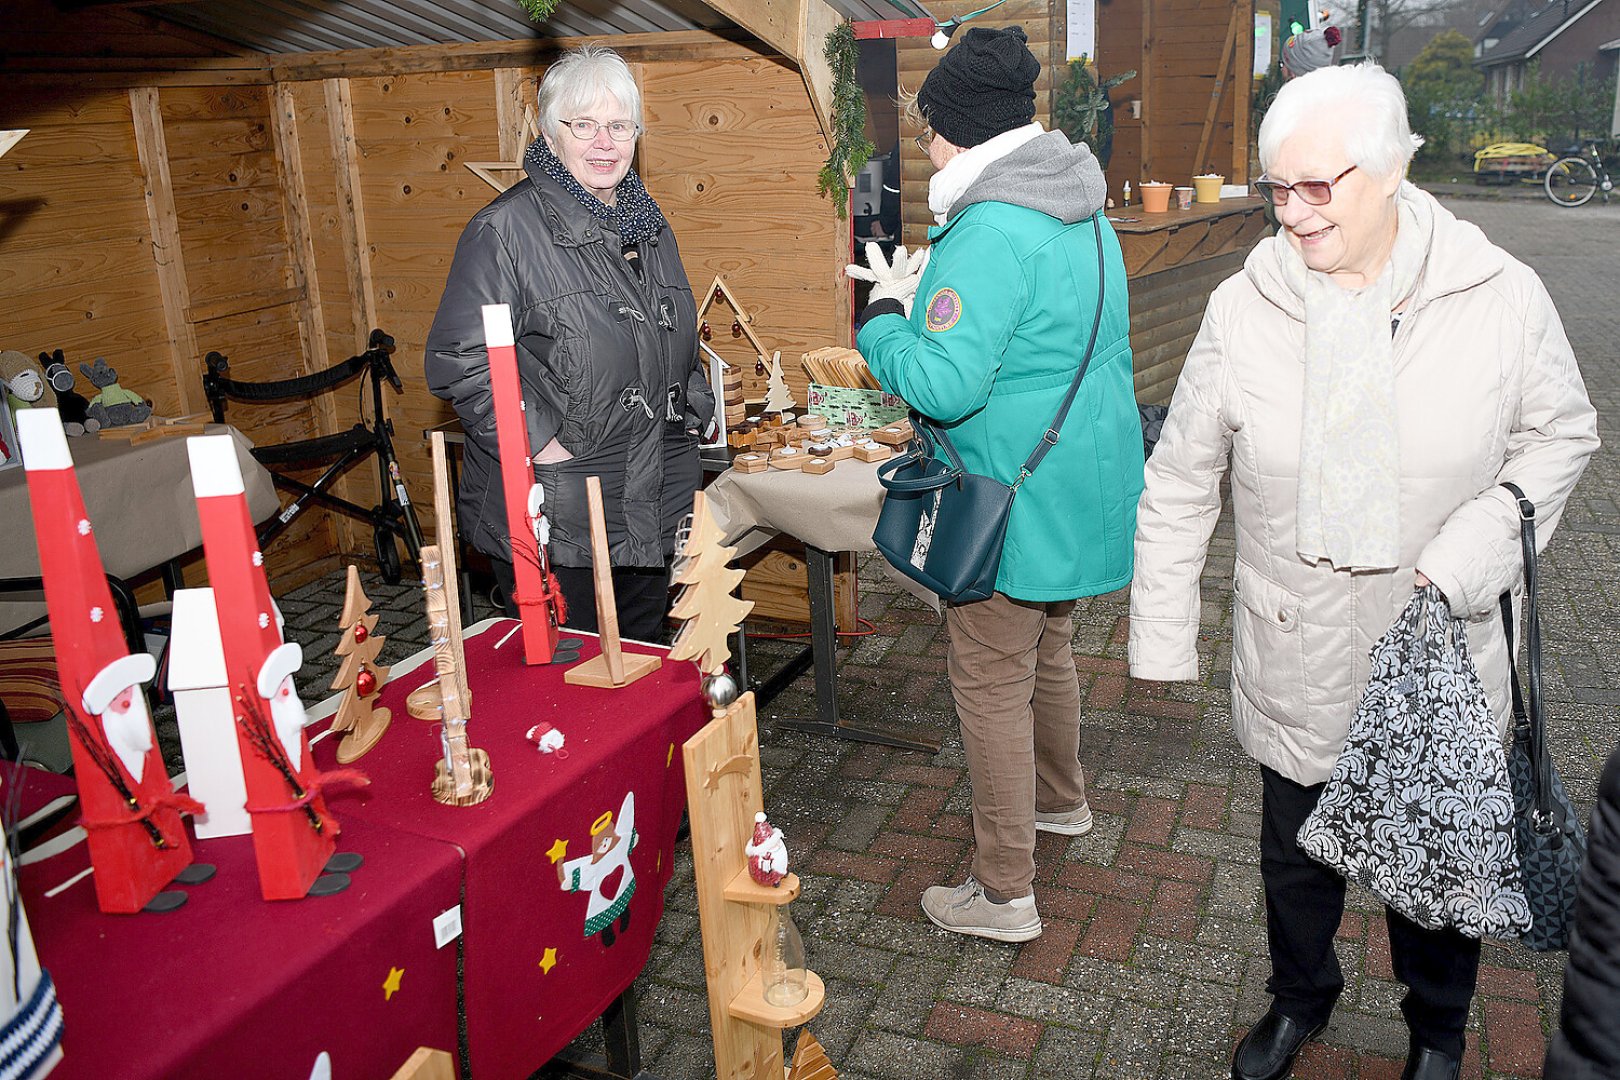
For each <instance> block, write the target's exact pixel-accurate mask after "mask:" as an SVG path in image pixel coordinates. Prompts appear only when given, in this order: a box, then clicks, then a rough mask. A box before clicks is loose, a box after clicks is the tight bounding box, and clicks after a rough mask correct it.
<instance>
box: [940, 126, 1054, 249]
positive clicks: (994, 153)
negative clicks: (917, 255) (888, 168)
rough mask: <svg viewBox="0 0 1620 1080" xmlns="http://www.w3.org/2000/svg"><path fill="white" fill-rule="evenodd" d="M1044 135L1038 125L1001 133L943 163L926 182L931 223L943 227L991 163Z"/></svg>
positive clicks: (1044, 132)
mask: <svg viewBox="0 0 1620 1080" xmlns="http://www.w3.org/2000/svg"><path fill="white" fill-rule="evenodd" d="M1044 134H1046V129H1045V128H1043V127H1041V125H1040V122H1039V121H1031V122H1030V123H1028V124H1025V125H1024V126H1023V127H1018V128H1013V129H1012V130H1011V131H1003V132H1002V133H1001V134H1000V135H996V136H994V137H992V138H989V139H986V140H985V141H984V142H982V143H980V144H979V145H978V146H970V147H968V148H967V149H965V150H963V151H962V152H961V153H959V154H957V155H956V156H955V157H953V158H951V160H949V161H947V162H946V163H945V167H944V168H943V169H941V170H939V171H938V172H936V173H935V174H934V175H933V176H932V177H930V178H929V180H928V209H930V210H932V211H933V212H934V222H935V223H936V224H939V225H943V224H945V219H946V218H947V217H948V216H950V212H951V207H952V206H954V205H956V200H957V199H960V198H961V197H962V196H963V195H964V194H966V192H967V189H968V188H970V187H972V186H973V181H975V180H977V179H978V178H979V176H980V175H981V174H982V173H983V172H984V170H985V169H986V168H987V167H988V166H989V165H990V163H991V162H993V161H996V160H997V159H999V158H1004V157H1006V156H1007V155H1008V154H1010V153H1012V152H1013V151H1014V150H1016V149H1018V148H1019V147H1020V146H1023V145H1024V144H1025V143H1027V142H1029V141H1030V140H1031V139H1038V138H1040V137H1041V136H1042V135H1044Z"/></svg>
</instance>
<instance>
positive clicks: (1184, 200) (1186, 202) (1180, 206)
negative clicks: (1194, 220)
mask: <svg viewBox="0 0 1620 1080" xmlns="http://www.w3.org/2000/svg"><path fill="white" fill-rule="evenodd" d="M1192 204H1193V189H1192V188H1190V187H1178V188H1176V209H1177V210H1191V209H1192Z"/></svg>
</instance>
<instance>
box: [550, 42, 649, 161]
mask: <svg viewBox="0 0 1620 1080" xmlns="http://www.w3.org/2000/svg"><path fill="white" fill-rule="evenodd" d="M608 96H611V97H612V98H613V99H614V100H615V101H617V102H618V103H619V104H620V105H622V106H624V109H625V111H626V112H628V113H629V114H630V119H631V120H634V121H635V124H636V127H637V128H641V127H643V126H644V125H643V124H642V115H641V88H640V87H639V86H637V85H636V79H635V76H634V75H632V74H630V68H629V65H627V64H626V63H625V62H624V58H623V57H621V56H620V55H619V54H618V53H616V52H614V51H613V50H612V49H610V48H608V47H607V46H606V45H589V44H588V45H581V46H580V47H579V48H577V49H569V50H568V51H567V52H565V53H564V54H563V55H562V57H561V58H560V59H558V60H557V62H556V63H554V64H552V65H551V67H549V68H547V69H546V74H545V77H544V78H543V79H541V80H540V95H539V104H540V130H541V131H543V132H545V133H546V134H547V135H549V136H550V137H551V138H552V139H553V140H555V139H558V138H560V137H561V136H562V133H563V121H564V120H573V119H576V118H577V117H578V116H579V114H580V113H581V112H583V111H584V110H586V109H589V108H590V107H591V106H593V105H595V104H596V103H597V101H598V100H600V99H601V98H603V97H608ZM599 119H600V118H599Z"/></svg>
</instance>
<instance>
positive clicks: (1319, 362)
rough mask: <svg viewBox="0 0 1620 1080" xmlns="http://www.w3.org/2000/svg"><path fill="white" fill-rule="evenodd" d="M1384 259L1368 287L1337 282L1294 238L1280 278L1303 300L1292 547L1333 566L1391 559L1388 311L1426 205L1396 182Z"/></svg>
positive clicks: (1425, 241) (1418, 245) (1406, 284)
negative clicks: (1390, 244) (1311, 264)
mask: <svg viewBox="0 0 1620 1080" xmlns="http://www.w3.org/2000/svg"><path fill="white" fill-rule="evenodd" d="M1396 215H1397V222H1396V233H1395V246H1394V250H1393V251H1392V252H1391V253H1390V261H1389V264H1388V265H1387V266H1386V267H1384V270H1383V272H1382V273H1381V274H1379V276H1378V278H1377V279H1376V280H1375V281H1373V282H1372V283H1371V284H1370V285H1367V286H1365V287H1364V288H1361V289H1354V290H1352V289H1345V288H1341V287H1340V286H1338V285H1336V284H1334V283H1333V281H1332V280H1331V279H1330V278H1329V276H1328V275H1327V274H1324V273H1320V272H1318V271H1315V270H1311V269H1309V268H1308V267H1306V265H1305V261H1304V259H1303V258H1302V257H1301V256H1300V254H1299V252H1297V251H1295V250H1294V247H1293V245H1291V244H1286V245H1285V247H1284V251H1283V257H1282V268H1283V278H1284V280H1285V281H1286V282H1287V283H1288V286H1289V288H1290V289H1291V290H1292V291H1293V292H1294V293H1295V294H1296V295H1298V296H1300V297H1301V298H1302V299H1303V300H1304V304H1305V394H1304V408H1303V410H1302V414H1301V417H1300V445H1299V495H1298V503H1297V506H1296V517H1295V536H1294V548H1295V550H1296V551H1297V552H1298V553H1299V555H1300V557H1301V558H1303V559H1305V560H1307V561H1309V562H1317V561H1319V560H1322V559H1326V560H1327V561H1328V562H1330V563H1332V564H1333V566H1334V567H1335V568H1336V569H1339V570H1384V569H1392V568H1394V567H1395V566H1397V565H1398V563H1399V560H1400V539H1401V519H1400V479H1401V472H1400V466H1401V455H1400V440H1399V438H1398V434H1397V428H1396V403H1395V347H1394V341H1393V339H1392V335H1391V333H1390V320H1391V313H1392V312H1393V310H1394V308H1395V306H1396V305H1397V304H1398V303H1399V302H1401V301H1404V300H1406V299H1407V298H1408V297H1410V296H1411V294H1412V291H1413V289H1414V288H1415V287H1416V285H1417V281H1418V277H1419V275H1420V274H1421V273H1422V271H1423V263H1424V260H1425V259H1426V258H1427V257H1428V252H1429V244H1430V241H1431V240H1432V238H1433V235H1434V212H1433V208H1432V206H1431V205H1430V204H1429V202H1428V201H1427V199H1426V197H1425V196H1423V195H1422V193H1420V192H1418V191H1417V189H1416V188H1414V187H1412V185H1411V184H1409V183H1403V184H1402V185H1401V187H1400V190H1399V191H1398V192H1397V194H1396Z"/></svg>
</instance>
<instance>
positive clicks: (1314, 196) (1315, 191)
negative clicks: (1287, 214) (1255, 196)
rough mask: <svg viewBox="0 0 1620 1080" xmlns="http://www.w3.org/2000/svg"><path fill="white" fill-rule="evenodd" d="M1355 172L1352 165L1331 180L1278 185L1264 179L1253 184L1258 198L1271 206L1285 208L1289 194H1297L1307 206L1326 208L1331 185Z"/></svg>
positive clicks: (1331, 191) (1273, 181) (1329, 197)
mask: <svg viewBox="0 0 1620 1080" xmlns="http://www.w3.org/2000/svg"><path fill="white" fill-rule="evenodd" d="M1355 171H1356V166H1354V165H1352V166H1350V167H1349V168H1348V169H1346V170H1344V172H1342V173H1340V174H1339V175H1338V176H1335V177H1334V178H1333V179H1331V180H1296V181H1294V182H1293V183H1292V184H1282V183H1278V182H1277V181H1276V180H1267V179H1266V178H1265V177H1263V176H1262V177H1261V178H1260V179H1258V180H1256V181H1255V182H1254V187H1255V190H1256V191H1258V192H1259V193H1260V197H1261V198H1262V199H1264V200H1266V202H1268V203H1270V204H1271V205H1272V206H1287V205H1288V197H1289V195H1290V194H1292V193H1295V192H1297V193H1298V194H1299V197H1300V200H1301V201H1302V202H1304V203H1305V204H1306V205H1307V206H1326V205H1327V204H1328V203H1329V202H1331V201H1332V199H1333V185H1334V184H1337V183H1338V182H1339V181H1340V180H1343V179H1344V178H1345V177H1347V176H1349V175H1350V174H1351V173H1353V172H1355Z"/></svg>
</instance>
